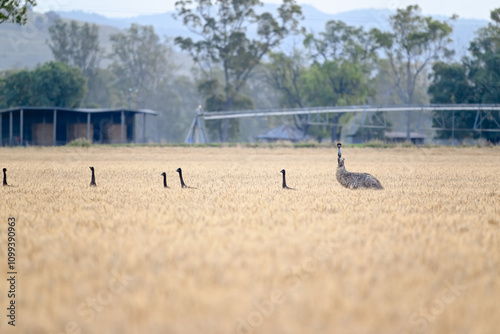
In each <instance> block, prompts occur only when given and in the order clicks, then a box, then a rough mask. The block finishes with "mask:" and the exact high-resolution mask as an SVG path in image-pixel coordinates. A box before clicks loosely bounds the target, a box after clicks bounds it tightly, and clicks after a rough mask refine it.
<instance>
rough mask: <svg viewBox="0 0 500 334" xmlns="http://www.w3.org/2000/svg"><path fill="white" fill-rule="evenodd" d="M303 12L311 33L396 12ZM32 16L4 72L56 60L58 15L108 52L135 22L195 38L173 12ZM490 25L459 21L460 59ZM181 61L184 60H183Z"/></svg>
mask: <svg viewBox="0 0 500 334" xmlns="http://www.w3.org/2000/svg"><path fill="white" fill-rule="evenodd" d="M277 7H278V6H277V5H273V4H266V5H264V6H263V7H262V8H261V9H260V10H261V11H264V10H265V11H275V10H276V9H277ZM302 11H303V14H304V17H305V18H304V20H303V22H302V25H303V26H304V27H305V28H306V29H307V31H313V32H316V33H318V32H321V31H323V30H324V26H325V24H326V22H328V21H329V20H341V21H344V22H345V23H347V24H349V25H353V26H363V27H364V28H365V29H370V28H373V27H377V28H379V29H381V30H389V25H388V22H387V18H388V17H389V15H391V14H392V13H393V11H390V10H388V9H361V10H353V11H348V12H343V13H339V14H327V13H324V12H321V11H319V10H317V9H316V8H315V7H313V6H311V5H302ZM31 15H32V19H31V20H30V22H29V23H28V25H26V26H23V27H20V26H16V25H12V24H1V25H0V70H5V69H11V68H23V67H28V68H33V67H34V66H36V65H37V64H39V63H43V62H46V61H48V60H50V59H52V54H51V52H50V49H49V47H48V46H47V43H46V41H47V39H48V38H49V34H48V27H49V26H50V25H51V24H52V23H53V21H54V20H55V18H56V17H58V16H60V17H61V18H63V19H65V20H68V21H69V20H76V21H80V22H89V23H95V24H97V25H99V26H100V42H101V46H102V47H103V48H105V49H106V50H108V51H109V50H110V43H109V36H110V35H111V34H114V33H117V32H118V31H120V30H121V29H125V28H127V27H129V26H130V25H131V24H132V23H138V24H141V25H152V26H154V28H155V30H156V32H157V33H158V34H159V35H160V36H164V37H170V38H173V37H175V36H179V35H181V36H193V34H192V33H191V32H190V31H189V30H188V29H187V28H186V27H185V26H184V25H183V24H182V22H181V21H179V20H176V19H174V17H173V12H166V13H161V14H152V15H140V16H136V17H131V18H109V17H106V16H103V15H99V14H95V13H86V12H82V11H70V12H57V13H54V12H49V13H46V14H39V13H32V14H31ZM434 17H435V18H438V19H441V20H443V19H446V17H444V16H439V15H435V16H434ZM487 24H488V21H486V20H478V19H464V18H459V19H458V20H457V21H456V22H455V23H454V32H453V36H452V38H453V48H454V49H455V50H456V58H457V59H459V58H460V57H461V56H463V55H465V54H466V53H467V48H468V46H469V43H470V41H471V40H472V39H473V38H474V33H475V31H476V30H477V29H479V28H481V27H484V26H486V25H487ZM300 44H301V39H300V37H298V36H292V37H289V38H287V39H286V40H285V41H284V44H283V46H282V48H284V49H288V48H290V47H291V46H293V45H300ZM179 58H181V59H183V58H182V57H179ZM102 65H103V66H105V65H106V62H103V63H102Z"/></svg>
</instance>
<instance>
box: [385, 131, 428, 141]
mask: <svg viewBox="0 0 500 334" xmlns="http://www.w3.org/2000/svg"><path fill="white" fill-rule="evenodd" d="M385 136H386V137H387V138H392V139H395V138H406V132H386V133H385ZM410 138H412V139H425V138H427V136H426V135H425V134H422V133H418V132H411V133H410Z"/></svg>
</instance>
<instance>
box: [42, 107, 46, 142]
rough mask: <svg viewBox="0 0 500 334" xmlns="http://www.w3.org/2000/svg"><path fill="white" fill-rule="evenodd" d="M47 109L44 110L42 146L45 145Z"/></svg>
mask: <svg viewBox="0 0 500 334" xmlns="http://www.w3.org/2000/svg"><path fill="white" fill-rule="evenodd" d="M45 122H46V120H45V111H44V112H43V123H42V124H43V125H42V146H45Z"/></svg>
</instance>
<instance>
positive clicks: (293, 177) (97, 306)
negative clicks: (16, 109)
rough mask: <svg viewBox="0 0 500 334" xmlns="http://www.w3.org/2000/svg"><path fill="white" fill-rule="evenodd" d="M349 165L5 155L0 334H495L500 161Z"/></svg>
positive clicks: (200, 156)
mask: <svg viewBox="0 0 500 334" xmlns="http://www.w3.org/2000/svg"><path fill="white" fill-rule="evenodd" d="M342 153H343V156H344V158H345V166H346V169H347V170H348V171H352V172H367V173H371V174H372V175H374V176H375V177H377V178H378V179H379V180H380V182H381V183H382V185H383V186H384V188H385V189H384V190H379V191H377V190H350V189H346V188H343V187H341V186H340V184H339V183H338V182H337V181H336V178H335V172H336V167H337V149H336V147H335V148H300V149H294V148H244V147H229V148H181V147H90V148H73V147H58V148H0V162H1V165H0V168H4V167H5V168H7V181H8V183H9V184H10V185H13V186H16V187H2V188H0V193H1V196H0V219H1V223H0V245H1V249H0V263H1V265H0V268H1V276H0V277H2V279H1V282H2V283H0V296H1V297H0V309H2V310H3V311H2V312H1V317H0V319H1V320H0V333H2V334H3V333H50V334H56V333H57V334H59V333H117V334H118V333H120V334H121V333H179V334H180V333H183V334H185V333H189V334H190V333H193V334H196V333H209V334H211V333H214V334H226V333H227V334H229V333H244V334H250V333H266V334H267V333H269V334H279V333H286V334H295V333H297V334H304V333H325V334H326V333H328V334H336V333H339V334H358V333H359V334H365V333H366V334H370V333H384V334H413V333H436V334H437V333H454V334H459V333H464V334H465V333H466V334H471V333H478V334H494V333H498V331H499V328H500V240H499V239H500V148H498V147H493V148H488V147H484V148H478V147H468V148H411V147H410V148H403V147H401V148H387V149H375V148H349V147H345V148H343V151H342ZM89 166H93V167H95V172H96V183H97V187H89V183H90V177H91V172H90V169H89ZM178 167H182V170H183V176H184V180H185V182H186V184H188V185H189V186H192V187H196V188H197V189H181V187H180V183H179V177H178V174H177V173H176V172H175V170H176V169H177V168H178ZM281 169H285V170H286V176H287V184H288V185H289V186H290V187H293V188H296V189H297V190H286V189H282V188H281V182H282V176H281V174H280V170H281ZM162 172H166V173H167V181H168V185H169V187H170V188H169V189H165V188H163V184H162V182H163V179H162V177H161V176H160V173H162ZM9 217H14V218H15V219H16V224H15V233H16V250H15V255H16V256H15V262H16V263H15V266H16V267H15V269H16V271H17V278H16V286H15V288H16V296H15V302H16V304H15V305H16V322H15V325H16V326H15V327H13V326H11V325H9V324H8V321H9V318H8V317H7V315H8V312H9V311H8V310H6V309H7V307H9V300H10V299H8V298H7V294H8V291H9V282H8V281H7V280H6V278H9V276H8V275H7V272H8V271H9V270H8V268H7V262H8V249H7V240H8V228H7V227H8V224H7V222H8V218H9Z"/></svg>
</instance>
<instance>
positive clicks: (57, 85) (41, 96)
mask: <svg viewBox="0 0 500 334" xmlns="http://www.w3.org/2000/svg"><path fill="white" fill-rule="evenodd" d="M4 89H5V90H4V94H3V98H4V102H3V104H4V105H5V106H7V107H15V106H55V107H66V108H76V107H79V106H80V103H81V102H82V100H83V98H84V96H85V93H86V86H85V78H84V77H83V75H82V73H81V72H80V70H79V69H78V68H76V67H70V66H68V65H66V64H64V63H61V62H54V61H53V62H48V63H45V64H44V65H42V66H39V67H37V68H36V69H35V70H33V71H27V70H21V71H17V72H14V73H12V74H10V75H8V76H7V77H6V78H5V79H4Z"/></svg>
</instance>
